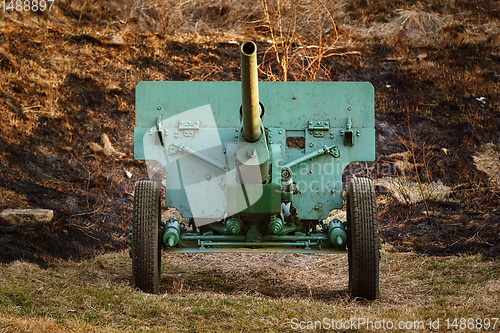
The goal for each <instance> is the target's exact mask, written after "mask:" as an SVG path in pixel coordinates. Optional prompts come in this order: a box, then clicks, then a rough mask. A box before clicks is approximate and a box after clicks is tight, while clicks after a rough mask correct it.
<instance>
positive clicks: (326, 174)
mask: <svg viewBox="0 0 500 333" xmlns="http://www.w3.org/2000/svg"><path fill="white" fill-rule="evenodd" d="M256 53H257V50H256V46H255V44H254V43H252V42H247V43H243V44H242V45H241V55H242V82H140V83H139V84H138V85H137V87H136V118H135V119H136V127H135V130H134V155H135V158H136V159H139V160H154V161H157V162H158V163H159V164H161V165H162V166H163V168H164V170H165V175H166V178H165V179H163V181H159V182H157V183H155V182H152V181H146V182H148V184H149V185H148V186H150V187H151V188H159V187H164V188H165V198H164V204H165V206H167V207H175V208H176V209H177V210H178V211H179V213H180V214H181V216H182V217H183V218H184V219H185V220H184V221H176V220H173V219H170V220H169V221H161V219H159V218H158V217H156V216H154V217H149V220H150V222H149V223H150V224H151V225H153V227H144V224H147V223H146V222H134V224H133V231H132V234H133V235H134V237H132V239H133V241H132V242H131V243H132V257H133V258H136V259H133V262H134V261H135V262H136V265H135V266H137V267H139V266H140V268H138V271H137V272H138V273H136V275H137V276H138V278H137V280H141V279H140V278H139V276H142V275H143V274H146V273H144V272H146V271H148V270H151V266H153V267H154V266H155V265H157V264H156V263H155V262H154V261H155V260H157V259H155V258H153V259H151V260H150V261H151V263H149V264H144V265H145V266H147V267H143V266H144V265H143V264H142V263H141V260H143V259H140V258H139V257H136V255H137V253H136V252H141V251H142V252H144V251H145V249H146V247H150V245H151V244H153V243H158V244H157V247H159V248H162V247H163V248H164V249H165V250H166V251H171V252H192V251H203V252H218V251H228V250H229V251H291V252H301V253H314V252H335V251H346V247H347V250H348V253H349V265H350V272H351V273H352V274H351V273H350V290H351V292H352V293H353V295H355V296H360V297H364V298H370V299H373V298H376V297H377V296H378V247H379V236H378V232H379V231H378V230H379V229H378V221H377V214H376V202H375V194H374V190H373V185H372V183H371V181H370V180H368V179H363V178H357V179H355V180H354V181H352V182H351V184H349V187H348V191H347V221H338V220H333V221H328V222H326V221H325V220H326V219H327V217H328V214H329V213H330V212H331V211H332V210H333V209H341V208H342V207H343V206H344V201H343V191H342V190H343V184H342V173H343V171H344V169H345V167H346V166H347V165H349V163H351V162H354V161H373V160H374V159H375V129H374V89H373V86H372V85H371V84H370V83H367V82H260V83H258V80H257V61H256ZM141 186H143V187H144V184H143V185H141ZM155 191H156V190H154V191H153V190H151V193H153V192H154V194H143V193H139V194H138V195H139V196H141V197H144V196H146V197H148V198H146V199H144V200H146V201H148V200H149V201H153V202H155V204H154V205H156V200H157V197H156V195H157V194H156V192H155ZM136 195H137V194H136ZM141 200H143V199H141ZM136 207H138V208H137V209H136ZM155 207H156V206H155ZM145 209H146V208H144V207H142V206H141V204H140V203H139V204H138V205H134V211H136V214H135V215H137V216H144V215H145V214H146V213H144V212H140V210H145ZM153 215H154V214H153ZM144 219H148V218H147V217H145V218H144ZM136 228H137V229H140V230H136ZM155 228H156V230H157V231H156V233H155V232H153V235H152V236H151V237H152V240H149V241H142V243H141V244H136V237H135V234H136V233H145V232H150V231H151V230H152V229H155ZM139 238H140V237H138V238H137V239H139ZM141 239H142V238H141ZM158 240H159V241H158ZM138 241H139V242H141V241H140V240H138ZM153 257H154V256H153ZM143 261H144V260H143ZM146 261H147V260H146ZM363 267H367V268H363ZM140 272H143V273H140ZM354 272H362V273H361V274H359V273H356V274H355V273H354ZM150 285H154V283H153V282H151V281H149V282H148V283H147V285H145V286H144V288H142V287H141V286H139V287H140V288H141V289H143V290H144V289H148V290H149V289H151V288H149V287H150ZM153 289H154V288H153Z"/></svg>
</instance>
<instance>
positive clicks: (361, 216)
mask: <svg viewBox="0 0 500 333" xmlns="http://www.w3.org/2000/svg"><path fill="white" fill-rule="evenodd" d="M347 248H348V260H349V288H348V291H349V293H350V294H351V296H352V297H354V298H363V299H366V300H374V299H377V298H378V297H379V295H380V288H379V258H380V253H379V248H380V228H379V225H378V214H377V201H376V197H375V189H374V187H373V183H372V181H371V180H370V179H368V178H355V179H353V180H352V181H351V182H350V183H349V186H348V188H347Z"/></svg>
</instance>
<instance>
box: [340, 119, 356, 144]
mask: <svg viewBox="0 0 500 333" xmlns="http://www.w3.org/2000/svg"><path fill="white" fill-rule="evenodd" d="M340 135H342V136H343V137H344V146H346V147H352V146H354V137H353V135H352V120H351V117H347V124H346V130H345V131H340Z"/></svg>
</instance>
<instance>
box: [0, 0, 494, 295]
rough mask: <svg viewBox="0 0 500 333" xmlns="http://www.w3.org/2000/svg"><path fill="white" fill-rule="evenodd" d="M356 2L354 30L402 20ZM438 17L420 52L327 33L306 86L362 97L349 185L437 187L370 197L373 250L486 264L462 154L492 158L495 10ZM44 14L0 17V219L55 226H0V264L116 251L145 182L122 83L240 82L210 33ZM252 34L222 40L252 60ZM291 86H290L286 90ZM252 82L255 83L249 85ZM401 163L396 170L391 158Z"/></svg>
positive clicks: (478, 176) (488, 229)
mask: <svg viewBox="0 0 500 333" xmlns="http://www.w3.org/2000/svg"><path fill="white" fill-rule="evenodd" d="M369 3H370V5H367V2H366V1H362V0H359V1H351V2H349V5H348V6H347V7H344V10H346V13H348V15H347V16H346V17H345V18H344V20H351V21H354V22H358V23H359V25H361V24H362V23H363V24H364V25H365V27H366V29H368V28H370V27H373V26H376V25H377V24H380V25H383V24H384V23H388V22H391V20H392V19H393V18H394V17H396V16H397V15H398V13H399V12H398V11H397V10H398V9H405V8H406V9H408V8H407V7H406V6H407V4H405V2H401V1H385V2H384V1H378V2H377V1H370V2H369ZM440 3H441V2H440ZM377 4H378V6H380V7H376V5H377ZM447 4H448V2H443V5H440V4H439V3H437V2H436V4H431V5H429V6H428V8H420V9H419V10H420V11H427V12H429V13H435V14H439V15H450V16H452V17H453V18H454V19H455V21H454V22H452V23H447V24H445V25H444V27H443V28H442V29H441V30H439V32H438V33H437V35H435V36H434V37H435V42H425V41H424V42H422V41H415V40H414V39H412V38H411V36H409V35H405V34H404V33H403V32H397V33H394V34H392V35H390V36H388V37H387V36H386V37H380V36H375V37H373V36H370V35H366V34H362V33H360V30H359V29H358V28H356V27H354V28H352V26H349V25H347V24H345V25H344V26H339V29H341V33H343V34H344V35H343V36H344V37H343V39H342V41H344V43H343V44H342V43H340V44H339V45H341V46H340V47H339V48H338V49H337V50H336V52H338V53H339V54H340V53H342V52H345V55H338V56H332V57H327V58H324V59H323V60H322V68H323V69H322V70H323V72H322V73H323V74H322V75H320V76H318V78H319V79H324V80H332V81H339V80H340V81H369V82H371V83H372V84H373V85H374V87H375V91H376V126H377V128H376V129H377V161H376V163H367V164H359V165H360V166H361V167H359V168H356V170H357V171H356V172H355V174H357V175H368V176H370V177H372V178H375V179H377V178H382V177H386V176H388V174H390V176H397V175H399V176H405V177H410V178H412V179H417V178H418V177H417V175H418V176H419V177H420V178H421V180H422V181H438V180H439V181H440V182H442V183H443V184H444V185H446V186H448V187H450V188H451V189H452V190H451V193H450V194H449V195H448V196H446V198H444V199H435V200H432V199H428V200H427V201H426V202H425V203H424V202H422V201H419V202H416V203H406V204H405V203H402V202H400V201H398V200H397V199H396V198H395V197H394V195H393V194H392V193H391V191H390V190H389V189H387V188H385V187H384V186H381V185H380V186H377V192H378V199H379V201H380V203H379V211H380V214H379V218H380V223H381V227H382V230H383V232H382V236H383V237H384V238H385V239H386V240H387V242H388V243H389V244H390V245H391V246H392V247H393V248H394V249H395V250H397V251H417V252H424V253H432V254H462V253H481V254H483V255H485V256H488V257H497V256H499V255H500V212H499V211H498V204H499V202H500V200H499V195H498V188H496V187H494V186H492V184H491V181H490V178H489V176H488V175H487V174H486V173H485V172H483V171H479V170H478V169H477V167H476V165H475V164H474V159H473V156H474V154H475V153H476V152H477V151H479V150H481V149H482V147H483V146H484V145H485V144H486V143H493V144H494V145H495V146H496V147H499V135H498V133H499V130H500V128H499V126H500V96H499V94H498V92H499V91H500V12H499V5H498V2H497V1H492V0H491V1H475V2H474V1H473V2H471V1H456V2H455V6H454V7H453V9H451V7H450V5H449V4H448V5H447ZM54 6H55V8H54V12H53V13H47V12H45V13H41V12H37V13H28V14H27V13H24V14H16V13H9V12H5V11H4V12H0V27H1V29H0V129H1V132H0V162H1V163H0V209H2V210H3V209H6V208H28V207H31V208H47V209H53V210H54V212H55V217H54V220H53V221H52V222H51V223H49V224H48V225H39V226H36V227H31V228H20V227H13V226H11V225H9V224H8V223H6V222H4V221H0V262H11V261H13V260H18V259H24V260H27V261H31V262H35V263H38V264H41V265H46V264H48V262H49V261H50V259H51V258H53V257H60V258H64V259H67V258H82V257H87V256H91V255H95V254H96V253H99V252H103V251H118V250H122V249H123V248H124V247H125V240H126V238H127V233H128V228H129V226H130V224H131V210H132V199H133V189H134V184H135V182H136V181H137V180H139V179H142V178H145V177H146V176H147V175H146V168H145V165H144V163H143V162H141V161H135V160H134V158H133V127H134V98H135V96H134V87H135V85H136V84H137V83H138V82H140V81H141V80H180V81H186V80H214V81H223V80H226V81H227V80H239V78H240V77H239V75H240V74H239V50H238V43H234V42H231V39H229V37H228V36H227V35H220V36H217V35H216V34H214V32H213V31H214V29H215V28H213V27H212V28H211V30H210V29H209V30H208V32H206V33H205V35H203V34H202V33H199V32H198V31H195V32H193V33H192V34H187V35H186V34H180V33H175V32H169V30H167V29H166V28H165V29H162V28H161V26H160V27H158V26H156V27H153V26H152V23H151V22H149V21H147V20H146V19H147V18H148V17H149V18H152V17H153V18H154V17H155V16H154V15H153V14H137V13H136V14H133V13H135V12H134V11H133V8H135V7H134V2H132V1H124V2H123V4H122V5H121V6H118V5H117V3H114V2H112V1H96V2H95V4H94V5H93V6H90V7H91V8H87V10H86V11H83V10H80V11H78V10H77V9H76V8H75V6H76V5H74V4H72V5H71V4H68V3H66V2H65V1H61V2H60V3H59V4H58V3H55V4H54ZM372 7H373V8H372ZM370 8H371V9H370ZM410 9H411V8H410ZM415 11H416V12H418V11H417V10H415ZM212 14H213V15H215V14H214V13H212ZM216 14H217V15H219V16H224V15H226V14H224V13H223V11H222V10H221V11H219V12H218V13H216ZM141 15H142V16H141ZM148 15H150V16H148ZM215 21H217V20H215ZM148 22H149V23H148ZM158 22H160V21H158ZM249 22H250V21H249ZM153 23H154V21H153ZM211 24H212V23H211ZM214 24H215V23H214ZM359 25H358V26H359ZM349 27H351V28H349ZM471 27H476V28H477V31H472V32H471V29H472V28H471ZM488 27H490V28H488ZM169 29H170V28H169ZM207 29H208V28H207ZM349 29H351V30H349ZM481 29H482V30H481ZM488 29H489V30H488ZM158 31H159V32H158ZM266 33H267V31H266V29H262V27H261V26H259V25H252V23H248V24H247V25H245V28H244V29H243V30H242V31H239V32H238V34H235V35H234V36H235V39H236V40H238V41H242V40H244V39H253V40H257V41H258V47H259V49H260V50H266V48H267V47H269V44H268V43H267V42H266V36H267V35H266ZM349 39H350V40H351V41H352V42H351V43H350V44H349V43H347V40H349ZM342 45H344V46H342ZM350 51H356V52H357V53H355V54H348V52H350ZM263 57H264V52H262V53H261V54H260V55H259V60H260V61H262V60H263ZM270 65H271V66H275V64H274V65H273V63H272V62H271V64H270ZM299 77H300V75H298V74H297V73H294V72H291V73H290V79H292V80H293V79H296V78H299ZM261 79H262V80H267V79H269V77H268V76H266V74H265V73H262V77H261ZM235 116H236V115H235ZM107 138H109V140H108V139H107ZM411 150H413V156H412V158H411V159H410V160H409V162H408V164H407V165H406V166H404V165H403V166H402V164H401V163H399V159H398V156H400V155H398V154H401V153H408V152H409V151H411ZM359 165H358V166H359ZM381 166H383V167H381ZM387 170H389V171H387ZM126 171H128V172H130V173H131V174H132V176H131V177H128V176H127V173H126ZM346 177H347V178H348V177H350V176H349V175H347V176H346ZM429 198H430V197H429ZM426 206H427V207H426ZM304 292H307V291H304Z"/></svg>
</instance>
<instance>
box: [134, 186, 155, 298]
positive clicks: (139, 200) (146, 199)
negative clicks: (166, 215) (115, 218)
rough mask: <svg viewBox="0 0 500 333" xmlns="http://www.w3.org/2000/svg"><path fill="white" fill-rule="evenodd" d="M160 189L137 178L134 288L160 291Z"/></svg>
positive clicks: (150, 291) (135, 193)
mask: <svg viewBox="0 0 500 333" xmlns="http://www.w3.org/2000/svg"><path fill="white" fill-rule="evenodd" d="M160 195H161V194H160V189H159V187H158V185H157V184H156V183H155V182H153V181H149V180H142V181H139V182H138V183H137V184H136V186H135V191H134V208H133V221H132V283H133V284H134V286H135V287H136V288H139V289H140V290H142V291H144V292H147V293H153V294H158V293H159V292H160V274H161V245H160V242H159V232H158V229H159V225H160V214H161V210H160V209H161V208H160V207H161V201H160Z"/></svg>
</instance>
